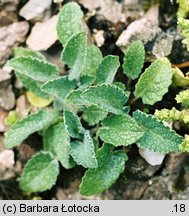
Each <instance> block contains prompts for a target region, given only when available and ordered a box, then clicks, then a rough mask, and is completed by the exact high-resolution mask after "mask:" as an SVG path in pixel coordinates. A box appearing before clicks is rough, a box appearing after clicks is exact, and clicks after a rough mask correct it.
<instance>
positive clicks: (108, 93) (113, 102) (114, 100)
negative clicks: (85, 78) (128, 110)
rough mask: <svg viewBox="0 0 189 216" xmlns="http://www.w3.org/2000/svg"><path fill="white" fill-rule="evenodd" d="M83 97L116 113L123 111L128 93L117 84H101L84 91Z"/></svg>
mask: <svg viewBox="0 0 189 216" xmlns="http://www.w3.org/2000/svg"><path fill="white" fill-rule="evenodd" d="M82 97H83V98H84V99H86V100H87V101H88V102H89V103H91V104H93V105H95V106H97V107H99V108H101V109H103V110H105V111H107V112H111V113H114V114H120V113H122V112H123V106H124V104H125V103H126V102H127V100H128V95H126V94H125V92H124V91H123V90H122V89H120V88H119V87H117V86H114V85H106V84H101V85H97V86H92V87H90V88H89V89H87V90H86V91H84V92H83V94H82Z"/></svg>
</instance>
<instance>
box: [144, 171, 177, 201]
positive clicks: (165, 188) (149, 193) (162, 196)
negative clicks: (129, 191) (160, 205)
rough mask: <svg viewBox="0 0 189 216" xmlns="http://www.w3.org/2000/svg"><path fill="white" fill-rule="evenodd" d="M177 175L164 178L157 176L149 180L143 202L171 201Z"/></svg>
mask: <svg viewBox="0 0 189 216" xmlns="http://www.w3.org/2000/svg"><path fill="white" fill-rule="evenodd" d="M177 179H178V175H170V176H166V177H162V176H158V177H155V178H152V179H151V180H149V186H148V188H147V189H146V190H145V191H144V193H143V196H142V199H143V200H168V199H171V195H172V193H173V191H175V185H176V182H177Z"/></svg>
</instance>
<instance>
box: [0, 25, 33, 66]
mask: <svg viewBox="0 0 189 216" xmlns="http://www.w3.org/2000/svg"><path fill="white" fill-rule="evenodd" d="M28 30H29V24H28V23H27V22H15V23H13V24H11V25H8V26H4V27H1V28H0V66H2V65H4V64H5V63H6V61H7V59H8V58H9V57H10V55H11V54H12V49H13V48H14V47H16V46H18V45H19V43H22V42H24V41H25V36H26V34H27V32H28Z"/></svg>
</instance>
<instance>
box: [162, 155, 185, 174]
mask: <svg viewBox="0 0 189 216" xmlns="http://www.w3.org/2000/svg"><path fill="white" fill-rule="evenodd" d="M185 158H186V154H184V153H171V154H169V155H168V157H167V158H166V160H165V169H164V170H163V172H162V175H171V174H174V173H179V172H180V171H181V169H182V168H183V164H184V161H185Z"/></svg>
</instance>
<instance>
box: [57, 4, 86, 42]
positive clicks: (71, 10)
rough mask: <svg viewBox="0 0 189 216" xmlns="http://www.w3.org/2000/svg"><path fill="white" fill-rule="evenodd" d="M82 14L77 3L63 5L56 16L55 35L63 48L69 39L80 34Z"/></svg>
mask: <svg viewBox="0 0 189 216" xmlns="http://www.w3.org/2000/svg"><path fill="white" fill-rule="evenodd" d="M82 18H83V12H82V10H81V8H80V6H79V5H78V4H77V3H74V2H71V3H68V4H65V5H64V7H63V8H62V9H61V11H60V13H59V14H58V22H57V34H58V38H59V40H60V42H61V43H62V45H63V46H65V45H66V43H67V42H68V40H69V39H70V37H72V36H73V35H74V34H76V33H78V32H81V31H82V30H83V27H82Z"/></svg>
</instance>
